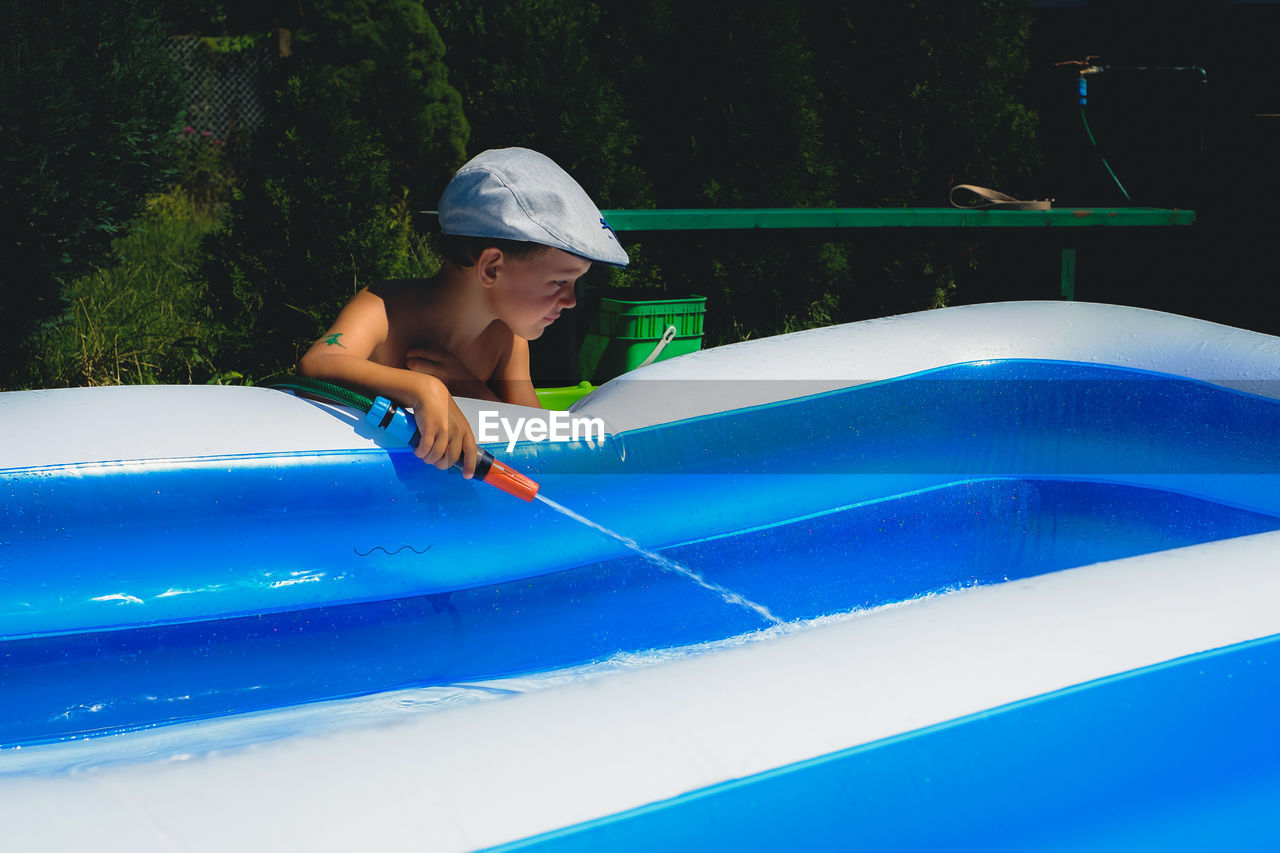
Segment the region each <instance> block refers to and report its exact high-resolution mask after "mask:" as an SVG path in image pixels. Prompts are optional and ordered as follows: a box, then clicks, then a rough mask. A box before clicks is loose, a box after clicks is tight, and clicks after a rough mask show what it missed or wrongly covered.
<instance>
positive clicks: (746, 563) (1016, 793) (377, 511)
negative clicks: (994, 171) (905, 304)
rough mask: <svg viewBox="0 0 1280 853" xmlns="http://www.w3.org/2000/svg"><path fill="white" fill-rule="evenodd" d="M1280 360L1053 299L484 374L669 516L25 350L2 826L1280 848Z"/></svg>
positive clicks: (315, 835) (75, 840)
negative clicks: (47, 368) (613, 373)
mask: <svg viewBox="0 0 1280 853" xmlns="http://www.w3.org/2000/svg"><path fill="white" fill-rule="evenodd" d="M1277 377H1280V339H1277V338H1273V337H1269V336H1266V335H1261V334H1257V333H1252V332H1246V331H1242V330H1238V329H1231V328H1227V327H1223V326H1218V325H1214V324H1211V323H1206V322H1203V321H1198V320H1192V319H1188V318H1183V317H1177V316H1173V315H1168V314H1161V313H1157V312H1151V311H1145V310H1140V309H1133V308H1122V307H1117V306H1104V305H1090V304H1085V303H1036V302H1028V303H1007V304H997V305H983V306H971V307H964V308H952V309H943V310H939V311H933V312H927V313H922V314H914V315H908V316H902V317H893V318H886V319H882V320H873V321H866V322H862V323H854V324H850V325H846V326H839V327H832V328H827V329H820V330H814V331H810V332H802V333H797V334H793V335H786V336H781V337H777V338H770V339H764V340H759V341H751V342H747V343H743V344H735V345H732V346H726V347H720V348H716V349H711V350H706V351H703V352H699V353H695V354H692V355H689V356H685V357H681V358H678V359H672V360H670V361H666V362H661V363H657V364H653V365H650V366H648V367H645V368H642V369H640V370H637V371H635V372H633V373H630V374H627V375H625V376H623V377H620V378H619V379H616V380H614V381H612V382H610V383H608V384H606V385H605V386H603V387H601V388H600V389H598V390H597V391H595V392H594V393H592V394H590V395H588V396H587V397H586V398H584V399H583V400H581V401H580V402H579V403H577V404H576V405H575V406H574V408H573V410H572V411H571V413H570V414H571V415H572V416H573V417H574V418H576V419H580V420H583V421H591V422H593V423H594V424H596V425H597V426H598V427H599V430H598V431H597V432H594V433H588V434H585V435H584V436H582V437H579V438H577V439H567V440H532V438H529V437H536V436H538V435H547V434H555V433H556V424H555V423H553V421H554V419H555V418H556V417H560V416H557V415H553V414H551V413H543V412H538V411H536V410H522V409H519V408H518V407H511V406H499V405H490V404H482V403H479V402H474V401H463V405H464V408H465V410H466V412H467V414H468V417H469V418H470V419H471V420H472V423H473V425H474V426H475V427H476V428H477V430H479V428H480V424H481V422H482V419H484V418H494V417H500V418H502V419H505V422H506V423H507V424H517V423H518V424H521V427H522V429H523V432H522V433H521V435H523V436H526V438H522V439H519V440H510V441H509V440H508V438H507V436H506V435H503V437H502V438H501V440H497V441H493V442H490V443H488V444H486V447H487V449H489V450H490V451H492V452H493V453H494V455H495V456H497V457H498V458H500V459H501V460H503V461H504V462H506V463H507V464H509V465H510V466H512V467H513V468H515V469H517V470H519V471H522V472H524V473H526V474H527V475H528V476H530V477H532V478H533V479H534V480H536V481H537V482H538V483H539V484H540V488H541V495H543V496H545V497H547V498H549V499H550V500H551V501H553V502H554V504H557V505H562V506H563V507H565V508H567V509H569V510H572V511H573V512H575V513H577V514H580V515H581V516H583V517H585V518H587V519H590V520H591V521H593V522H596V523H598V524H600V525H603V526H604V527H607V528H609V529H612V530H614V531H617V532H618V533H619V534H621V535H622V536H623V537H624V538H630V539H633V540H635V542H637V543H639V545H640V546H643V548H645V549H649V550H651V551H654V552H656V553H657V555H658V556H659V557H660V559H659V560H657V561H655V560H650V559H647V558H645V557H644V556H642V555H639V554H637V553H635V552H634V551H633V550H630V549H628V548H627V547H624V545H622V544H620V543H619V542H618V541H616V540H614V539H610V538H608V537H606V536H601V535H600V534H599V533H598V532H597V531H596V530H593V529H592V528H590V527H588V526H586V525H584V524H582V523H580V522H579V521H578V520H575V519H574V518H573V517H571V514H568V513H562V512H557V511H556V509H555V506H553V505H549V504H546V503H542V502H538V501H535V502H533V503H525V502H523V501H519V500H516V499H515V498H512V497H511V496H509V495H505V494H502V493H501V492H499V491H497V490H494V489H490V488H488V487H486V486H485V485H483V484H478V483H475V482H467V481H465V480H463V479H462V478H461V477H460V476H457V475H456V474H454V473H445V472H440V471H437V470H435V469H434V468H430V467H428V466H425V465H423V464H421V463H420V462H419V461H418V460H417V459H416V458H415V457H414V456H413V455H412V453H411V452H410V451H409V449H408V448H406V447H404V446H402V445H401V444H400V443H398V442H396V441H395V440H392V439H390V438H389V437H388V436H386V435H385V434H383V433H381V432H380V431H378V430H377V429H375V428H372V427H370V426H368V425H367V424H365V423H364V421H363V420H362V419H361V417H360V416H359V414H358V413H356V412H353V411H351V410H349V409H345V408H343V407H340V406H334V405H329V404H325V403H322V402H315V401H312V400H309V399H303V398H300V397H295V396H293V395H291V394H287V393H283V392H281V391H277V390H270V389H261V388H229V387H124V388H90V389H71V390H53V391H29V392H11V393H6V394H3V395H0V429H2V431H3V435H4V436H5V443H4V446H3V448H0V475H2V476H3V481H4V485H5V492H6V497H5V502H4V510H3V513H4V520H3V525H2V526H0V580H2V583H0V664H2V666H3V669H0V695H2V696H3V698H4V703H3V705H4V712H3V714H0V827H3V829H0V838H5V837H6V836H7V837H8V838H9V839H10V840H11V841H12V843H8V844H6V845H5V846H6V847H7V848H11V849H67V848H69V847H70V846H71V845H73V844H93V845H95V846H99V847H100V846H103V845H104V844H105V845H106V846H108V847H110V848H112V849H128V850H142V849H228V848H235V847H240V848H250V849H267V848H270V849H308V850H312V849H352V848H360V847H369V846H384V847H385V846H390V845H393V844H394V845H406V846H412V847H414V848H421V849H449V850H454V849H479V848H487V847H493V846H498V845H511V846H512V847H519V848H524V847H529V848H538V849H542V848H545V849H556V850H558V849H580V850H600V849H634V850H641V849H645V850H647V849H652V848H654V847H657V846H668V847H675V848H677V849H699V850H702V849H766V848H772V849H778V848H781V849H794V848H795V847H796V846H797V845H799V846H801V847H816V846H824V847H830V846H839V847H845V846H849V845H851V844H855V843H856V844H857V845H860V846H865V847H867V848H870V849H895V850H901V849H914V848H924V847H928V848H930V849H954V848H974V847H982V848H983V849H992V848H999V847H1002V846H1007V847H1011V848H1017V849H1025V848H1026V847H1062V848H1068V847H1078V846H1089V847H1090V848H1091V849H1108V848H1115V849H1131V848H1132V847H1133V846H1134V845H1136V844H1140V845H1143V846H1156V845H1159V846H1162V847H1175V848H1176V847H1180V846H1186V845H1192V846H1195V845H1196V844H1198V843H1200V842H1204V843H1205V844H1210V843H1212V846H1215V847H1220V846H1226V847H1230V848H1233V849H1241V848H1243V849H1250V848H1256V849H1266V848H1269V847H1272V846H1274V845H1275V844H1276V843H1278V842H1280V828H1277V827H1276V826H1275V825H1274V821H1273V819H1272V815H1273V812H1274V809H1273V808H1272V806H1274V803H1275V802H1277V801H1280V800H1278V798H1280V736H1278V735H1277V734H1276V733H1275V732H1274V731H1273V729H1274V726H1273V725H1272V724H1271V719H1272V717H1273V716H1274V711H1273V709H1274V707H1275V702H1276V700H1277V699H1280V679H1277V677H1276V675H1275V673H1276V667H1277V666H1280V656H1278V655H1277V651H1278V650H1280V645H1277V637H1278V636H1280V607H1278V606H1277V605H1278V604H1280V572H1278V571H1277V567H1278V566H1280V384H1277V382H1276V379H1277ZM521 419H523V420H521ZM531 419H532V421H536V422H540V423H542V424H543V426H542V427H540V428H534V429H530V428H529V424H530V423H531ZM663 561H667V562H666V564H665V565H664V563H663ZM672 564H674V567H675V569H676V570H673V565H672ZM743 602H748V603H750V604H753V605H754V604H758V605H759V608H758V609H753V607H749V606H743ZM762 612H764V613H767V614H768V615H771V616H773V617H776V621H777V622H781V623H783V624H782V625H781V626H779V625H778V624H775V622H774V621H771V620H770V619H769V618H766V617H765V616H762ZM602 672H604V673H605V674H601V673H602ZM424 691H425V692H424ZM431 691H436V692H435V693H432V692H431ZM440 691H445V692H444V693H441V692H440ZM449 691H454V692H452V693H449ZM462 693H467V694H478V693H484V694H486V695H501V696H503V697H505V698H501V699H498V700H496V701H475V700H474V696H472V697H471V698H470V699H468V700H467V701H457V702H455V701H454V698H456V697H457V696H458V695H461V694H462ZM415 696H448V697H454V698H446V699H444V700H442V701H440V702H433V701H425V702H424V704H428V705H431V707H430V709H429V710H419V711H414V712H406V711H403V710H401V711H398V712H395V713H391V712H387V713H386V714H381V713H372V714H368V715H367V716H366V717H362V718H361V720H360V722H359V724H349V725H334V724H333V723H332V718H333V717H335V716H341V715H342V714H343V713H344V709H350V708H352V707H364V708H366V709H367V708H368V707H370V705H369V703H371V702H377V701H378V700H379V697H395V699H394V700H393V701H394V702H402V703H407V704H411V705H412V704H414V703H415V701H417V700H415V699H414V698H413V697H415ZM362 697H363V698H362ZM362 703H363V704H362ZM263 720H269V721H274V722H271V723H270V724H269V725H268V726H267V728H268V729H269V730H270V734H269V735H264V736H261V737H259V736H257V735H253V734H250V735H247V736H246V735H245V734H244V733H245V732H255V731H256V732H261V731H264V729H263V727H262V726H263V724H262V721H263ZM255 726H256V727H257V728H255ZM210 732H215V733H218V734H215V735H214V736H212V737H211V736H210ZM237 732H238V733H237ZM66 815H74V816H75V819H74V820H68V819H66V817H65V816H66Z"/></svg>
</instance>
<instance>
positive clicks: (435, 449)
mask: <svg viewBox="0 0 1280 853" xmlns="http://www.w3.org/2000/svg"><path fill="white" fill-rule="evenodd" d="M388 333H389V327H388V323H387V312H386V306H385V304H384V303H383V301H382V299H381V297H379V296H376V295H374V294H372V293H370V292H369V291H367V290H362V291H360V292H359V293H357V294H356V295H355V296H354V297H353V298H352V300H351V301H350V302H348V303H347V305H346V307H345V308H343V309H342V312H341V313H340V314H338V319H336V320H334V322H333V325H332V326H331V327H330V328H329V331H328V332H326V333H325V334H324V335H323V336H322V337H321V338H320V339H319V340H318V341H316V342H315V343H314V344H312V345H311V349H309V350H307V353H306V355H304V356H303V357H302V360H301V361H300V362H298V372H299V373H301V374H302V375H303V376H309V377H311V378H313V379H322V380H327V381H331V382H336V383H338V384H341V385H344V386H347V387H350V388H352V389H354V390H357V391H362V392H364V393H367V394H374V395H382V396H385V397H388V398H390V399H392V400H395V401H396V402H397V403H400V404H402V405H406V406H410V407H412V408H413V414H414V418H415V419H416V421H417V426H418V430H419V432H421V433H422V438H421V440H420V441H419V443H418V446H417V447H416V448H415V450H414V452H415V453H416V454H417V456H418V457H419V458H421V459H422V460H423V461H425V462H427V463H430V464H432V465H435V466H436V467H437V468H440V469H442V470H443V469H445V468H448V467H449V466H450V465H452V464H453V463H455V462H456V461H457V460H458V459H459V458H461V459H462V460H463V475H464V476H466V477H468V478H469V477H471V476H472V474H473V473H474V472H475V464H476V440H475V436H474V435H472V433H471V425H470V424H468V423H467V419H466V417H465V416H464V415H463V414H462V412H461V411H460V410H459V409H458V406H457V404H455V403H454V402H453V398H452V397H451V396H449V390H448V389H447V388H446V387H445V385H444V383H443V382H441V381H440V380H439V379H437V378H436V377H434V376H431V375H428V374H423V373H414V372H413V371H411V370H403V369H400V368H395V367H388V366H387V365H384V364H378V363H377V362H374V361H371V360H370V359H371V357H372V355H373V352H374V349H375V348H376V347H378V346H379V345H380V344H382V343H385V342H386V340H387V336H388Z"/></svg>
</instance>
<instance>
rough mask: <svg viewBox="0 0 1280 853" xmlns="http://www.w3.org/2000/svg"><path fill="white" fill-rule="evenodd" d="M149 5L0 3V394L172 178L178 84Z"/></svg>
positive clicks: (67, 0) (125, 1) (17, 379)
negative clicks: (43, 329) (73, 289)
mask: <svg viewBox="0 0 1280 853" xmlns="http://www.w3.org/2000/svg"><path fill="white" fill-rule="evenodd" d="M153 14H154V10H153V7H152V5H151V4H149V3H148V2H146V0H121V2H118V3H107V4H104V3H94V2H88V0H49V2H46V3H41V4H38V5H34V6H33V5H32V4H30V3H27V2H23V0H0V20H2V23H3V29H4V39H3V41H2V42H0V132H2V133H3V135H4V140H5V144H4V146H3V148H2V149H0V197H2V198H3V199H4V204H3V205H0V257H2V262H3V264H4V272H3V277H4V279H3V280H4V286H3V288H2V289H0V387H5V386H8V387H12V386H14V385H16V384H21V383H22V382H23V381H24V380H23V376H22V374H23V372H24V370H25V363H26V357H25V356H26V352H27V350H28V348H29V347H30V343H31V336H32V334H33V333H34V332H35V331H36V330H37V329H38V328H39V327H40V326H41V325H42V324H44V323H47V322H48V321H50V320H51V319H52V318H54V317H55V316H56V315H58V314H59V313H60V312H61V311H63V310H65V307H66V304H67V303H66V301H65V300H64V298H63V287H64V286H65V285H66V284H67V283H69V282H71V281H73V280H74V279H76V278H77V277H79V276H81V275H83V274H85V273H86V271H88V270H89V269H90V268H91V267H93V266H94V265H95V264H96V263H98V262H99V261H100V260H101V259H102V258H103V257H104V256H105V254H106V252H107V251H108V249H109V247H110V243H111V240H112V239H113V238H114V237H115V236H117V235H118V234H119V233H120V231H121V229H122V228H123V227H124V226H125V225H126V223H128V222H129V221H130V220H131V219H132V218H133V217H134V216H135V215H136V214H137V213H138V211H139V210H140V209H141V207H142V205H143V203H144V199H145V198H146V196H147V194H148V193H150V192H152V191H154V190H156V189H159V188H160V187H161V186H162V185H163V184H164V183H165V182H166V181H167V180H169V179H170V178H171V177H172V175H173V163H174V154H175V152H174V150H173V149H174V146H173V144H172V134H173V133H174V132H175V131H176V130H177V128H178V127H180V126H181V122H180V120H179V103H180V97H179V92H180V88H179V85H178V82H177V80H176V78H175V76H174V74H173V69H172V66H171V64H170V62H169V58H168V55H167V53H166V51H165V46H164V38H165V33H164V32H163V30H162V28H161V26H160V25H159V23H158V22H157V21H156V19H155V18H154V17H153Z"/></svg>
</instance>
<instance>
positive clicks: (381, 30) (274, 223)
mask: <svg viewBox="0 0 1280 853" xmlns="http://www.w3.org/2000/svg"><path fill="white" fill-rule="evenodd" d="M307 11H308V14H307V15H306V16H305V17H304V18H302V19H301V24H300V26H299V30H298V32H297V33H296V34H295V36H294V40H293V52H292V56H291V57H290V58H287V59H282V60H281V62H280V66H279V72H278V77H277V80H276V90H275V95H274V106H273V111H272V114H271V116H270V117H269V119H268V121H267V123H266V124H265V125H264V126H263V127H262V128H260V129H259V131H258V132H257V134H256V135H255V137H254V141H253V166H252V168H251V169H250V170H249V171H248V172H247V173H246V174H244V175H243V176H242V177H241V186H240V189H239V191H238V193H237V198H236V199H235V200H234V201H233V202H232V205H231V208H230V211H229V213H230V216H229V219H228V223H227V224H228V228H227V230H225V231H224V232H223V233H221V234H219V235H216V236H215V237H214V238H212V240H211V243H210V246H209V251H210V262H209V263H208V264H207V265H206V273H207V275H208V279H209V283H210V288H211V295H212V297H213V299H214V304H215V307H216V310H217V313H218V316H219V317H220V318H221V320H222V321H223V322H224V323H225V324H226V325H227V326H228V328H230V329H233V330H234V334H233V335H232V336H231V338H230V340H229V341H228V345H229V347H230V352H228V353H226V354H225V355H226V358H227V360H228V361H229V363H232V364H234V365H236V369H238V370H240V371H241V372H244V373H246V374H249V375H251V376H255V377H261V376H264V375H267V374H271V373H274V372H279V371H283V370H288V369H291V368H292V366H293V365H294V364H295V363H296V361H297V359H298V356H299V354H300V352H301V351H303V350H304V349H305V347H306V346H307V345H309V344H310V343H311V342H312V341H314V340H315V339H316V337H318V335H319V334H320V332H322V331H323V330H324V328H325V326H326V324H327V323H328V322H330V321H331V320H332V318H333V317H334V316H335V315H336V313H337V311H338V309H339V308H340V307H341V306H342V304H343V303H344V302H345V301H346V300H348V299H349V298H350V297H351V296H352V294H353V293H354V292H355V291H356V290H357V289H359V288H360V287H363V286H365V285H367V284H370V283H372V282H374V281H376V280H378V279H381V278H387V277H396V276H414V275H422V274H424V273H426V272H427V271H428V270H429V267H430V263H431V261H430V258H429V257H427V256H425V255H424V253H423V250H422V248H421V240H420V239H419V238H418V236H417V234H416V233H415V232H414V230H413V227H412V216H411V213H412V211H413V210H415V209H417V208H418V207H420V206H429V207H434V204H435V201H436V199H437V198H438V193H439V191H440V190H441V189H442V188H443V185H444V183H445V182H446V181H447V179H448V178H449V177H450V176H451V175H452V174H453V172H454V171H455V170H456V169H457V167H458V166H459V165H461V163H462V161H463V159H464V153H465V152H464V146H465V141H466V134H467V125H466V121H465V119H463V117H462V111H461V105H460V99H459V97H458V93H457V92H456V91H455V90H454V89H453V88H452V87H450V86H449V84H448V82H447V78H446V72H445V68H444V65H443V63H442V57H443V55H444V46H443V44H442V43H441V41H440V38H439V36H438V34H437V33H436V30H435V28H434V26H433V25H432V23H431V20H430V19H429V18H428V16H427V14H426V12H425V10H424V8H423V5H422V3H421V2H420V0H396V2H393V3H385V4H382V5H381V6H380V7H379V9H378V13H377V15H376V17H375V16H374V15H373V14H372V13H371V12H370V11H369V9H368V8H367V4H365V3H361V2H357V1H356V0H350V2H342V0H328V2H317V3H315V4H312V5H311V6H310V7H309V8H308V10H307Z"/></svg>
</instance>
